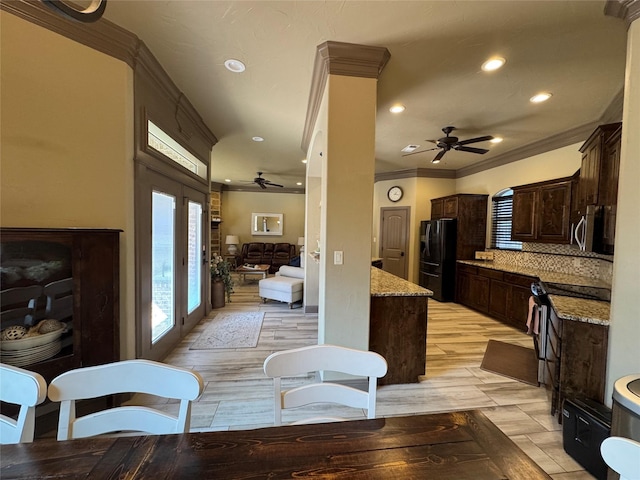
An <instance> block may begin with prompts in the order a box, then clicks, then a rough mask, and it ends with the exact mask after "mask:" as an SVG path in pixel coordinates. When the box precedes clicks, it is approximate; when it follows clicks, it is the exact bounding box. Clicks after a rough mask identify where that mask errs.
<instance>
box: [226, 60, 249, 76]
mask: <svg viewBox="0 0 640 480" xmlns="http://www.w3.org/2000/svg"><path fill="white" fill-rule="evenodd" d="M224 66H225V67H226V68H227V70H229V71H230V72H233V73H242V72H244V71H245V70H246V68H247V67H245V66H244V63H242V62H241V61H240V60H236V59H235V58H230V59H229V60H225V62H224Z"/></svg>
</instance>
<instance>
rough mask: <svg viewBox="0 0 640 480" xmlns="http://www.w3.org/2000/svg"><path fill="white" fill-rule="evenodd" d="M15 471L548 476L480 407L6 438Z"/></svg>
mask: <svg viewBox="0 0 640 480" xmlns="http://www.w3.org/2000/svg"><path fill="white" fill-rule="evenodd" d="M0 455H1V460H0V478H2V479H3V480H6V479H16V478H18V479H26V478H29V479H35V478H38V479H40V478H56V479H85V478H86V479H92V480H97V479H114V478H118V479H151V480H160V479H189V480H193V479H223V480H228V479H267V478H268V479H279V478H314V479H349V480H351V479H384V480H390V479H402V480H407V479H436V480H446V479H455V480H460V479H474V480H481V479H522V480H525V479H526V480H534V479H542V478H545V479H549V478H551V477H549V476H548V475H547V474H546V473H545V472H544V471H543V470H542V469H541V468H540V467H538V466H537V465H536V464H535V463H534V462H533V461H532V460H531V459H530V458H529V457H527V455H525V453H524V452H523V451H522V450H520V449H519V448H518V447H517V446H516V445H515V444H514V443H513V442H512V441H511V440H510V439H509V438H508V437H507V436H505V435H504V434H503V433H502V432H501V431H500V430H499V429H498V428H497V427H496V426H495V425H494V424H493V423H491V422H490V421H489V420H488V419H487V418H486V417H485V416H484V415H483V414H482V413H481V412H479V411H475V410H473V411H463V412H452V413H439V414H431V415H413V416H403V417H389V418H377V419H372V420H355V421H346V422H337V423H324V424H315V425H295V426H281V427H270V428H260V429H255V430H235V431H221V432H202V433H189V434H182V435H155V436H154V435H147V436H125V437H94V438H87V439H78V440H70V441H64V442H58V441H56V440H53V439H42V440H36V441H35V442H33V443H26V444H19V445H4V446H2V449H1V450H0Z"/></svg>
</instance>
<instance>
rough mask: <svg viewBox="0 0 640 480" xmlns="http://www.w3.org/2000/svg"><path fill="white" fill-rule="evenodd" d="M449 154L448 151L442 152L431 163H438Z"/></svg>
mask: <svg viewBox="0 0 640 480" xmlns="http://www.w3.org/2000/svg"><path fill="white" fill-rule="evenodd" d="M445 153H447V151H446V150H440V151H439V152H438V154H437V155H436V156H435V158H434V159H433V160H431V163H438V162H439V161H440V159H441V158H442V157H444V154H445Z"/></svg>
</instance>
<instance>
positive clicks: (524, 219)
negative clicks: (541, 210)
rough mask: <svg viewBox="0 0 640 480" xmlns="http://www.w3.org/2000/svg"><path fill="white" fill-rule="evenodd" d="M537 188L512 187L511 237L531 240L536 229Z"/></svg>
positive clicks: (523, 240)
mask: <svg viewBox="0 0 640 480" xmlns="http://www.w3.org/2000/svg"><path fill="white" fill-rule="evenodd" d="M537 198H538V189H537V188H522V189H515V188H514V189H513V213H512V222H511V239H512V240H519V241H521V242H531V241H533V240H534V239H535V231H536V201H537Z"/></svg>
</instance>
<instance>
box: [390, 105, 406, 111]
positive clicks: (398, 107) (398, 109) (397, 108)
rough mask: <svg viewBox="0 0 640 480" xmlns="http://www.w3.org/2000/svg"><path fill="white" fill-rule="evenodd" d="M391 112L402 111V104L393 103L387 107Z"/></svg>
mask: <svg viewBox="0 0 640 480" xmlns="http://www.w3.org/2000/svg"><path fill="white" fill-rule="evenodd" d="M389 111H390V112H391V113H402V112H404V105H394V106H393V107H391V108H390V109H389Z"/></svg>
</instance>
